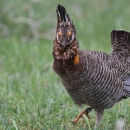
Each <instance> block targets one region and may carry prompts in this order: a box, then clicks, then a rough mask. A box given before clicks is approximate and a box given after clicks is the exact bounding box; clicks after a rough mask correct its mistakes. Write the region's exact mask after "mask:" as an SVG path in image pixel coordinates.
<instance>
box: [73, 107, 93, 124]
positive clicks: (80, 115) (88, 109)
mask: <svg viewBox="0 0 130 130" xmlns="http://www.w3.org/2000/svg"><path fill="white" fill-rule="evenodd" d="M91 110H92V108H87V109H86V110H84V111H82V112H81V113H80V114H79V115H78V117H77V118H75V119H74V120H73V122H74V123H77V122H78V121H79V119H80V118H81V117H82V115H83V114H85V115H86V116H87V117H88V118H89V119H90V117H89V115H88V113H89V112H90V111H91Z"/></svg>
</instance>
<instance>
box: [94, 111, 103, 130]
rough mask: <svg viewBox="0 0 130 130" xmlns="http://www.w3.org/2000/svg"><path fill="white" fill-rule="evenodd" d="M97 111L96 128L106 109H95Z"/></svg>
mask: <svg viewBox="0 0 130 130" xmlns="http://www.w3.org/2000/svg"><path fill="white" fill-rule="evenodd" d="M95 112H96V124H95V126H94V129H95V130H96V129H97V128H98V126H99V125H100V121H101V119H102V116H103V112H104V110H100V111H97V110H95Z"/></svg>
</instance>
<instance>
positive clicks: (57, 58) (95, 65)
mask: <svg viewBox="0 0 130 130" xmlns="http://www.w3.org/2000/svg"><path fill="white" fill-rule="evenodd" d="M56 13H57V28H56V37H55V39H54V41H53V52H52V55H53V59H54V61H53V65H52V68H53V70H54V71H55V73H56V74H57V75H58V76H59V78H60V79H61V82H62V84H63V86H64V87H65V89H66V91H67V92H68V94H69V95H70V97H71V98H72V100H73V101H74V103H75V104H76V105H78V106H79V107H82V106H83V105H88V106H89V107H88V108H87V109H85V110H83V111H82V112H81V113H80V114H79V115H78V117H77V118H75V119H74V120H73V122H74V123H77V122H78V121H79V119H80V118H81V117H82V115H83V114H85V115H86V116H87V117H88V118H90V117H89V115H88V114H89V112H90V111H92V110H94V111H95V114H96V122H95V126H94V128H95V129H96V128H98V127H99V126H100V122H101V119H102V116H103V114H104V110H105V109H109V108H112V107H113V106H114V105H115V104H116V103H118V102H119V101H121V100H122V99H126V98H128V97H130V32H127V31H125V30H116V29H115V30H112V31H111V52H110V54H107V53H105V52H101V51H90V50H80V48H79V42H78V40H77V37H76V28H75V26H74V23H73V21H72V20H71V19H70V16H69V15H68V14H67V12H66V9H65V7H64V6H63V5H60V4H59V5H58V6H57V9H56Z"/></svg>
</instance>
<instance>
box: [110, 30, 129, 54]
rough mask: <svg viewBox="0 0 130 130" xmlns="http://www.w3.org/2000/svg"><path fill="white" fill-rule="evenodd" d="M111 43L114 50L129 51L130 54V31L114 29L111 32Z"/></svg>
mask: <svg viewBox="0 0 130 130" xmlns="http://www.w3.org/2000/svg"><path fill="white" fill-rule="evenodd" d="M111 44H112V46H113V51H124V50H125V51H129V52H128V53H129V54H130V32H127V31H124V30H113V31H112V32H111Z"/></svg>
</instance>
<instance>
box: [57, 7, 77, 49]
mask: <svg viewBox="0 0 130 130" xmlns="http://www.w3.org/2000/svg"><path fill="white" fill-rule="evenodd" d="M56 12H57V31H56V38H57V41H58V43H59V44H61V45H62V46H64V47H67V46H69V45H70V44H71V43H73V40H74V39H75V37H76V30H75V27H74V25H73V22H72V20H70V17H69V15H68V14H67V13H66V9H65V8H64V7H63V6H61V5H58V7H57V10H56Z"/></svg>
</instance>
